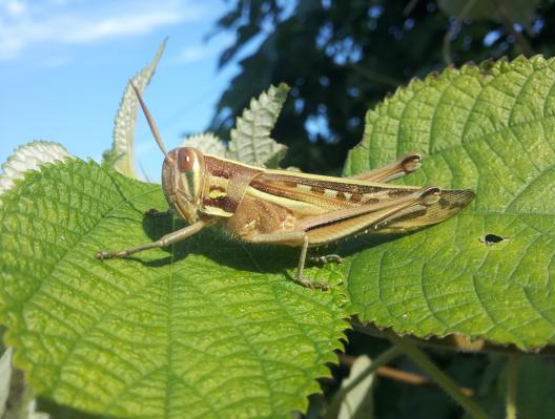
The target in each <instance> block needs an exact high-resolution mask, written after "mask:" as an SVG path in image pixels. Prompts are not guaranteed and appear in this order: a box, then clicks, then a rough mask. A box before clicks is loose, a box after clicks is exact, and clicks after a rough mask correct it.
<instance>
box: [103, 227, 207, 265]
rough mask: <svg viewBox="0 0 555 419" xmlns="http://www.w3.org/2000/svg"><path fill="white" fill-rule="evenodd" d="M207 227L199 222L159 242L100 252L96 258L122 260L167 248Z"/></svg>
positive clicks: (167, 235) (164, 237)
mask: <svg viewBox="0 0 555 419" xmlns="http://www.w3.org/2000/svg"><path fill="white" fill-rule="evenodd" d="M204 226H205V223H204V222H203V221H198V222H196V223H194V224H191V225H190V226H187V227H185V228H182V229H181V230H177V231H174V232H173V233H169V234H166V235H165V236H163V237H162V238H160V239H159V240H156V241H154V242H151V243H145V244H141V245H139V246H135V247H131V248H129V249H125V250H120V251H119V252H98V253H96V255H95V256H96V258H97V259H100V260H104V259H111V258H121V257H125V256H129V255H132V254H133V253H137V252H142V251H143V250H148V249H153V248H155V247H167V246H170V245H172V244H174V243H177V242H180V241H182V240H185V239H186V238H188V237H191V236H192V235H193V234H196V233H198V232H199V231H200V230H202V228H203V227H204Z"/></svg>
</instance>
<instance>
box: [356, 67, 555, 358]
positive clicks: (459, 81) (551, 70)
mask: <svg viewBox="0 0 555 419" xmlns="http://www.w3.org/2000/svg"><path fill="white" fill-rule="evenodd" d="M554 86H555V61H554V60H553V59H550V60H545V59H543V58H542V57H535V58H533V59H531V60H526V59H523V58H522V59H517V60H515V61H513V62H511V63H506V62H503V61H500V62H497V63H494V64H492V63H488V64H484V65H483V66H480V67H476V66H465V67H463V68H462V69H460V70H454V69H447V70H446V71H444V72H443V73H442V74H441V75H439V76H438V75H434V76H431V77H428V78H427V79H425V80H424V81H414V82H412V83H411V84H410V85H409V86H408V87H407V88H404V89H400V90H398V91H397V92H396V94H395V95H394V96H393V97H391V98H390V99H388V100H386V101H385V103H384V104H382V105H381V106H379V107H378V108H377V109H376V110H375V111H372V112H369V113H368V114H367V117H366V132H365V134H364V140H363V142H362V144H361V146H359V147H357V148H356V149H355V150H353V151H352V152H351V154H350V156H349V159H348V162H347V165H346V173H347V174H350V173H354V172H361V171H365V170H368V169H369V168H372V167H378V166H381V165H384V164H386V163H388V162H391V161H392V160H394V159H395V158H396V157H397V156H398V155H401V154H403V153H405V152H408V151H417V152H421V153H422V154H423V162H422V168H421V169H420V170H419V171H417V172H416V173H414V174H413V175H411V176H410V177H409V178H408V179H406V180H404V182H406V183H407V184H415V185H438V186H441V187H445V188H450V187H452V188H473V189H474V190H475V191H476V195H477V197H476V199H475V201H474V202H473V203H472V204H471V205H470V206H469V207H468V208H466V209H465V210H463V212H461V213H460V214H458V215H457V216H455V217H454V218H452V219H450V220H449V221H447V222H444V223H442V224H439V225H437V226H433V227H431V228H428V229H426V230H424V231H421V232H418V233H415V234H410V235H406V236H404V237H401V238H398V239H397V240H391V241H389V242H387V243H382V244H380V245H376V246H374V247H372V246H371V245H370V247H367V248H366V249H365V250H364V251H362V252H360V253H358V254H356V255H354V256H353V258H352V260H351V264H350V266H349V275H348V290H349V294H350V296H351V299H352V302H353V306H354V307H353V310H354V311H355V312H358V313H359V316H360V318H361V319H362V320H363V321H369V322H374V323H375V324H376V325H377V326H379V327H392V328H393V329H394V330H395V331H396V332H398V333H411V334H414V335H416V336H419V337H426V336H428V335H438V336H444V335H448V334H454V333H455V334H462V335H464V336H466V337H470V338H485V339H488V340H490V341H492V342H495V343H500V344H514V345H516V346H517V347H518V348H521V349H526V350H531V349H533V348H539V347H543V346H545V345H548V344H553V343H555V310H554V309H553V298H554V295H555V281H554V280H553V279H554V269H555V265H554V264H553V254H554V249H555V245H554V230H553V226H554V225H555V208H554V205H555V204H554V202H555V170H554V168H553V161H555V117H554V115H555V88H554ZM488 235H491V236H488ZM486 236H487V237H486ZM496 237H498V238H500V239H502V240H501V241H499V242H496V240H492V239H495V238H496ZM488 239H489V240H488ZM374 243H375V242H374Z"/></svg>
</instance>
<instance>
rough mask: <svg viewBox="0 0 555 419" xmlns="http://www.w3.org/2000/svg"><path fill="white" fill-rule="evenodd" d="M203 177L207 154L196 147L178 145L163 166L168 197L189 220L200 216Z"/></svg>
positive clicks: (174, 206)
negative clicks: (205, 155)
mask: <svg viewBox="0 0 555 419" xmlns="http://www.w3.org/2000/svg"><path fill="white" fill-rule="evenodd" d="M203 178H204V156H203V154H202V153H201V152H200V151H198V150H197V149H195V148H192V147H179V148H176V149H174V150H172V151H170V152H169V153H168V154H167V155H166V158H165V160H164V167H163V168H162V186H163V188H164V194H165V195H166V200H167V201H168V204H170V206H171V207H173V208H174V209H175V210H176V211H177V213H178V214H179V215H180V216H181V217H183V218H184V219H185V220H187V221H188V222H189V223H194V222H196V221H198V219H199V209H200V208H201V204H202V203H201V199H202V190H203V186H204V184H203Z"/></svg>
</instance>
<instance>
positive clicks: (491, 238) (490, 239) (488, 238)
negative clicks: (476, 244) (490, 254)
mask: <svg viewBox="0 0 555 419" xmlns="http://www.w3.org/2000/svg"><path fill="white" fill-rule="evenodd" d="M503 240H507V239H505V238H504V237H501V236H498V235H497V234H493V233H489V234H486V235H485V236H484V237H482V238H481V239H480V241H481V242H482V243H485V244H487V245H488V246H491V245H492V244H496V243H501V242H502V241H503Z"/></svg>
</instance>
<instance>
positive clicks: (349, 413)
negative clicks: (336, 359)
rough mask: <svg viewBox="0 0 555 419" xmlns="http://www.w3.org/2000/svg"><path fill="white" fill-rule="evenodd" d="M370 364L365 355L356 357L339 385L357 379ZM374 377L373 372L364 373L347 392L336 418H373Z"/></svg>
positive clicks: (345, 384)
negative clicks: (346, 375)
mask: <svg viewBox="0 0 555 419" xmlns="http://www.w3.org/2000/svg"><path fill="white" fill-rule="evenodd" d="M370 365H372V361H371V360H370V358H368V357H367V356H366V355H362V356H359V357H358V358H356V359H355V361H354V362H353V365H352V366H351V372H350V373H349V377H348V378H346V379H345V380H343V382H342V383H341V387H342V388H343V387H346V386H348V385H350V384H352V383H353V382H355V381H357V380H359V379H360V377H361V376H362V375H364V374H365V372H366V370H367V369H368V368H369V367H370ZM374 378H375V375H374V374H370V375H366V376H365V378H363V379H362V381H361V382H360V383H358V384H357V386H356V387H354V388H353V389H352V390H351V391H350V392H349V393H347V395H346V396H345V398H344V399H343V400H342V402H341V405H340V407H339V412H338V415H337V419H373V418H374V396H373V394H372V386H373V383H374ZM326 417H330V416H329V415H328V416H326Z"/></svg>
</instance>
